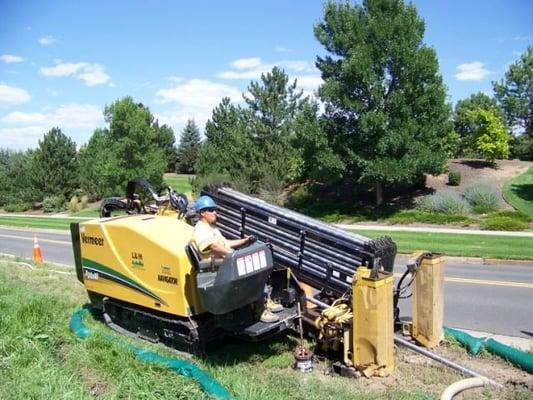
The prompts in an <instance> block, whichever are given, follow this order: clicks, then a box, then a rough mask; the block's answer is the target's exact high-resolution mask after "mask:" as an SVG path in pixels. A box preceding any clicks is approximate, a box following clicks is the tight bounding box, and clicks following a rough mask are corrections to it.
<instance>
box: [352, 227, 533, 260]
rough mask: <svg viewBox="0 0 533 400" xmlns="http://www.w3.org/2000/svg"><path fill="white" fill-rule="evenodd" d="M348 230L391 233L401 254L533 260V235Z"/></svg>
mask: <svg viewBox="0 0 533 400" xmlns="http://www.w3.org/2000/svg"><path fill="white" fill-rule="evenodd" d="M351 231H352V232H355V233H358V234H360V235H363V236H366V237H370V238H377V237H380V236H390V237H392V239H393V240H394V241H395V242H396V244H397V246H398V251H399V252H402V253H411V252H413V251H415V250H426V251H432V252H437V253H443V254H445V255H448V256H462V257H484V258H502V259H518V260H533V238H532V237H513V236H490V235H470V234H464V235H463V234H456V233H433V232H398V231H387V230H380V231H375V230H367V229H360V230H351Z"/></svg>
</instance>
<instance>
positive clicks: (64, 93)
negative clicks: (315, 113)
mask: <svg viewBox="0 0 533 400" xmlns="http://www.w3.org/2000/svg"><path fill="white" fill-rule="evenodd" d="M414 4H415V5H416V7H417V9H418V12H419V14H420V16H421V17H422V18H423V19H424V20H425V22H426V34H425V39H424V41H425V43H426V44H428V45H430V46H432V47H434V48H435V50H436V52H437V56H438V58H439V65H440V71H441V74H442V75H443V77H444V82H445V84H446V86H447V87H448V96H449V101H450V102H451V103H455V102H456V101H457V100H459V99H462V98H465V97H468V96H469V95H470V94H472V93H475V92H478V91H484V92H486V93H488V94H491V95H492V85H491V81H493V80H500V79H502V77H503V75H504V73H505V71H506V70H507V68H508V66H509V65H510V64H511V63H512V62H514V61H515V60H517V59H518V58H519V56H520V54H521V53H523V52H524V51H525V50H526V48H527V46H528V45H533V23H532V22H531V21H532V20H533V1H531V0H484V1H482V0H463V1H459V0H415V1H414ZM322 9H323V1H315V0H308V1H303V0H293V1H281V0H271V1H268V2H266V1H253V0H248V1H245V0H240V1H236V0H234V1H228V0H226V1H222V0H219V1H214V0H213V1H207V0H196V1H189V0H181V1H163V0H162V1H140V0H129V1H125V0H124V1H123V0H116V1H101V0H92V1H71V0H70V1H67V0H65V1H54V0H49V1H31V2H25V1H20V0H1V1H0V15H1V22H0V147H9V148H12V149H27V148H32V147H36V146H37V144H38V140H39V139H40V138H41V137H42V136H43V134H44V133H45V132H47V131H48V130H49V129H50V128H51V127H53V126H59V127H61V128H62V130H63V132H64V133H65V134H67V135H69V136H70V137H72V138H73V140H75V141H76V143H77V144H78V145H81V144H83V143H85V142H86V141H87V140H88V138H89V137H90V135H91V134H92V132H93V131H94V129H95V128H96V127H103V126H105V121H104V120H103V116H102V110H103V108H104V107H105V105H108V104H110V103H112V102H113V101H115V100H116V99H119V98H121V97H123V96H127V95H129V96H132V97H133V98H134V100H135V101H138V102H142V103H143V104H145V105H147V106H148V107H149V108H150V109H151V111H152V113H153V114H154V115H155V116H156V117H157V118H158V119H159V121H160V122H161V123H167V124H169V125H170V126H172V127H173V128H174V131H175V133H176V136H177V139H178V138H179V134H180V132H181V130H182V129H183V126H184V125H185V123H186V121H187V120H188V119H189V118H194V119H195V120H196V122H197V123H198V125H199V126H200V127H201V129H202V130H203V126H204V124H205V121H206V120H207V119H208V118H209V117H210V115H211V111H212V109H213V107H215V106H216V105H217V104H218V103H219V102H220V100H221V99H222V97H223V96H229V97H230V98H231V99H232V101H234V102H239V101H242V97H241V94H242V92H243V91H245V90H246V87H247V86H248V85H249V83H250V81H251V80H257V79H258V78H259V77H260V74H261V72H266V71H269V70H270V69H271V68H272V66H273V65H278V66H280V67H282V68H283V69H284V70H285V71H286V72H287V73H288V74H289V76H290V77H291V78H297V79H298V83H299V86H300V88H301V89H303V90H304V91H305V92H306V93H310V94H311V93H313V92H314V91H315V90H316V88H317V87H318V85H319V84H320V82H321V79H320V74H319V72H318V71H317V70H316V68H315V66H314V61H315V59H316V56H317V55H324V54H325V50H324V49H323V48H322V46H321V45H320V44H319V43H318V41H317V40H316V39H315V38H314V35H313V25H314V24H315V23H316V22H317V21H318V20H319V19H320V18H321V15H322Z"/></svg>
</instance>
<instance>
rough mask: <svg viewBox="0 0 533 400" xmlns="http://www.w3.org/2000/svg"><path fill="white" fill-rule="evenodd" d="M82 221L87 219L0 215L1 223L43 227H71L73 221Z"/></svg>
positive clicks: (63, 228)
mask: <svg viewBox="0 0 533 400" xmlns="http://www.w3.org/2000/svg"><path fill="white" fill-rule="evenodd" d="M81 221H85V219H77V218H56V217H15V216H5V215H2V216H0V225H7V226H20V227H31V228H43V229H62V230H65V229H70V223H71V222H81Z"/></svg>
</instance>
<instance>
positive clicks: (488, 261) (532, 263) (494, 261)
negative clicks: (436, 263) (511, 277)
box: [396, 253, 533, 267]
mask: <svg viewBox="0 0 533 400" xmlns="http://www.w3.org/2000/svg"><path fill="white" fill-rule="evenodd" d="M410 257H411V254H406V253H398V254H397V255H396V262H398V263H401V264H407V261H408V260H409V258H410ZM444 257H445V258H446V260H447V261H450V262H454V263H460V264H483V265H513V266H527V267H533V260H508V259H503V258H502V259H500V258H482V257H454V256H446V255H445V256H444Z"/></svg>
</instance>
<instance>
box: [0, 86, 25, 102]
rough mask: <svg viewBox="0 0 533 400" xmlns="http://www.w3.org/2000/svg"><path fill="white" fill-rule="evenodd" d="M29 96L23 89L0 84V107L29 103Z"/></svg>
mask: <svg viewBox="0 0 533 400" xmlns="http://www.w3.org/2000/svg"><path fill="white" fill-rule="evenodd" d="M30 99H31V96H30V94H29V93H28V92H27V91H25V90H24V89H21V88H18V87H14V86H8V85H5V84H3V83H2V82H0V106H3V105H13V104H21V103H25V102H27V101H30Z"/></svg>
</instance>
